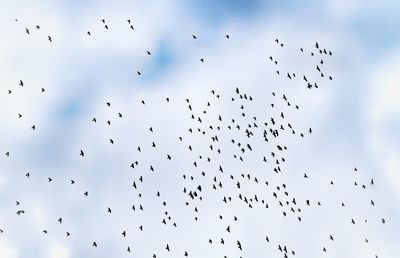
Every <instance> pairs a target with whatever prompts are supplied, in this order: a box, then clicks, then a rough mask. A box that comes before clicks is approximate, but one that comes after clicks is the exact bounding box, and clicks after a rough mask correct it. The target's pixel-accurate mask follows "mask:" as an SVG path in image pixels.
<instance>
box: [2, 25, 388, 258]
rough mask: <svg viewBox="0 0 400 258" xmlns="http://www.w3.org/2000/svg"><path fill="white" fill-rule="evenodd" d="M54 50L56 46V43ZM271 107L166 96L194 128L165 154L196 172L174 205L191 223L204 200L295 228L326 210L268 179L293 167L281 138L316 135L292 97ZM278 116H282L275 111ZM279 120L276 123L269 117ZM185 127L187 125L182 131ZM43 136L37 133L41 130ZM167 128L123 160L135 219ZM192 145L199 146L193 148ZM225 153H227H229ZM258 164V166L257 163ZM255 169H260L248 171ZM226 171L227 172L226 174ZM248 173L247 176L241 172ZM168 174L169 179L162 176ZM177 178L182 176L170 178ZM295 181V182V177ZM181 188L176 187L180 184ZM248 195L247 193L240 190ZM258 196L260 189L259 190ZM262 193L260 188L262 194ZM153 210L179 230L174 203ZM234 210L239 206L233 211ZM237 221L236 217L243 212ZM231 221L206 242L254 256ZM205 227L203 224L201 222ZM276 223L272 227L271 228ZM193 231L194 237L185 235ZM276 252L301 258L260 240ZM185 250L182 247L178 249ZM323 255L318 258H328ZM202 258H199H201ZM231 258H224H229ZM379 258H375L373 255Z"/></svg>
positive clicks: (240, 98)
mask: <svg viewBox="0 0 400 258" xmlns="http://www.w3.org/2000/svg"><path fill="white" fill-rule="evenodd" d="M15 21H16V22H18V20H17V19H16V20H15ZM99 23H100V24H102V26H103V27H104V29H105V30H110V29H112V28H110V26H109V25H108V24H107V21H106V20H105V19H101V20H100V21H99ZM126 23H127V29H130V30H132V31H133V30H134V29H135V28H134V26H133V20H132V19H127V20H126ZM35 29H36V30H41V27H40V26H39V25H36V26H35ZM25 33H26V34H27V35H28V36H29V35H30V34H31V33H33V32H32V29H30V28H28V27H27V28H25ZM86 34H87V36H90V37H94V35H93V33H92V32H91V31H89V30H88V31H87V32H86ZM47 37H48V41H49V42H53V39H52V37H51V36H50V35H48V36H47ZM188 37H191V38H192V39H193V40H197V39H198V37H199V36H198V35H195V34H193V35H191V36H190V35H188ZM222 37H225V39H226V40H231V36H230V35H229V34H226V35H222ZM271 41H275V43H276V45H277V47H280V48H283V47H284V46H285V45H284V44H283V43H282V40H279V39H271ZM54 43H55V44H56V43H57V42H56V41H55V42H54ZM313 44H314V45H313V47H312V48H311V51H309V53H310V55H311V56H312V57H315V58H316V60H317V61H316V62H317V64H316V65H315V69H314V70H315V71H316V73H317V74H318V76H319V77H321V78H328V80H329V81H331V80H333V76H332V75H328V74H329V73H328V71H326V70H325V69H324V67H323V66H324V63H325V61H326V58H328V57H329V56H332V55H333V54H332V52H331V50H328V49H326V48H323V47H321V46H320V44H319V43H318V42H315V43H313ZM145 51H146V52H145V53H146V54H147V55H149V56H150V55H151V52H150V51H149V50H145ZM300 52H301V53H304V52H305V48H300ZM266 58H267V60H268V59H269V61H270V62H272V64H273V65H276V66H277V65H278V61H279V60H277V59H276V58H274V57H273V56H272V55H271V56H269V57H268V56H267V57H266ZM200 62H201V63H205V59H204V58H201V59H200ZM276 74H277V75H280V74H281V71H279V70H276ZM137 75H138V76H140V75H142V72H141V71H139V70H137ZM286 77H287V78H288V79H289V80H294V79H296V78H299V79H300V80H302V81H304V82H305V85H306V87H307V88H308V89H312V88H315V89H317V88H319V85H318V84H317V83H316V82H314V81H312V80H311V79H310V76H309V75H308V74H301V75H297V74H296V73H294V72H291V71H290V72H286ZM17 85H18V86H19V87H21V88H23V87H24V86H25V84H24V81H23V80H19V81H18V82H17ZM40 91H41V92H42V93H43V94H44V93H45V89H44V88H40ZM12 93H13V90H11V89H8V91H7V94H12ZM268 94H270V96H271V99H272V102H271V103H268V110H273V112H268V111H267V112H266V113H265V114H264V116H262V117H260V116H256V115H255V114H252V113H251V112H250V111H248V109H247V108H248V106H250V105H252V106H255V107H257V108H258V109H263V110H264V109H265V101H264V100H263V99H262V97H261V96H252V95H251V93H249V92H246V91H245V90H243V89H242V88H241V87H239V86H233V87H232V91H231V95H229V96H225V95H222V94H221V93H218V92H217V90H211V92H210V93H209V99H208V100H207V101H205V106H201V107H199V106H197V107H196V105H194V104H193V103H192V101H191V99H190V98H186V99H175V98H174V97H173V96H166V97H165V99H164V100H162V101H163V102H164V103H163V104H165V105H170V104H171V103H172V102H175V103H177V105H179V106H181V105H182V106H184V107H185V108H186V115H185V117H182V118H181V117H180V118H179V119H184V120H189V121H187V123H189V124H190V127H189V128H184V129H182V128H179V129H178V128H177V129H176V130H177V132H179V134H180V135H179V136H178V138H177V139H176V144H175V146H169V147H168V151H167V152H165V153H163V159H165V160H166V161H167V162H170V161H173V160H179V161H178V162H179V163H188V164H189V165H190V167H191V169H190V171H186V172H185V173H183V174H181V175H180V177H181V179H182V180H183V188H182V189H180V191H181V194H182V195H183V198H184V199H185V201H184V202H183V203H178V204H175V205H182V206H183V207H185V208H187V209H190V210H191V218H190V219H191V220H192V222H191V223H204V221H205V220H206V218H202V215H201V214H202V212H201V210H202V209H207V208H208V206H207V201H208V200H207V198H210V196H213V197H215V198H217V197H221V198H220V200H218V202H219V203H220V204H221V206H222V207H224V208H223V209H227V210H229V208H228V207H229V206H230V205H231V204H233V203H235V204H239V207H241V209H251V210H257V211H260V212H263V211H265V210H268V209H269V210H271V209H273V210H274V211H276V212H279V213H280V214H281V216H283V217H285V218H287V219H293V220H295V221H297V222H298V223H303V220H305V219H307V213H306V212H304V211H306V210H307V209H313V208H316V207H323V206H324V205H325V204H324V203H323V202H322V201H321V200H319V199H318V195H316V196H315V199H302V198H301V197H298V196H296V193H295V192H293V191H291V186H290V185H289V184H287V183H285V182H281V183H279V184H277V183H276V182H275V181H274V180H272V181H271V180H270V178H271V177H273V176H274V175H275V176H279V175H281V174H283V173H285V166H284V164H285V163H286V162H287V161H288V160H289V159H290V156H288V155H287V151H288V149H289V148H290V146H287V145H286V144H285V143H282V142H281V141H280V139H281V138H282V136H283V135H284V136H286V137H298V139H302V138H304V137H307V136H310V135H312V133H313V129H312V128H311V127H307V128H302V127H301V126H298V125H296V124H295V123H293V122H292V121H291V120H290V119H288V117H293V116H296V115H298V114H299V113H296V112H301V108H300V106H299V105H298V104H296V102H295V100H292V99H290V98H289V97H288V96H289V95H290V92H289V93H277V92H276V91H272V92H271V91H269V92H268ZM220 102H230V103H231V104H232V110H233V112H236V116H235V117H231V116H229V114H225V113H224V112H223V111H222V110H218V109H217V108H215V109H213V107H214V105H217V104H218V103H220ZM139 103H140V104H141V105H143V106H146V107H149V106H150V107H149V108H151V104H150V105H149V104H148V103H147V101H146V100H145V99H142V100H139ZM107 109H108V111H109V110H111V112H113V113H114V114H115V119H125V115H124V111H122V110H114V109H113V103H111V102H110V101H105V103H104V111H105V112H106V111H107ZM277 109H278V110H277ZM271 114H278V115H271ZM16 115H17V117H18V118H19V119H23V117H24V116H23V114H20V113H17V114H16ZM88 122H90V123H91V124H92V125H91V126H102V125H105V126H112V124H113V121H112V120H111V119H109V120H106V121H103V120H101V119H99V117H98V116H96V114H95V115H94V116H93V117H90V118H88ZM182 124H184V123H182ZM31 129H32V130H35V129H36V125H35V124H33V125H32V126H31ZM39 129H40V128H39ZM164 129H165V128H161V127H156V126H150V127H149V128H148V129H147V131H144V132H142V133H143V134H151V135H152V138H153V139H154V140H152V141H150V142H148V145H147V146H143V145H142V146H137V147H136V151H137V153H138V156H137V157H138V158H137V159H135V160H126V169H129V170H132V171H134V173H133V176H132V177H131V178H127V180H126V182H127V184H128V185H129V187H131V188H132V191H133V192H134V193H135V194H136V195H137V196H138V197H139V198H138V200H139V201H137V202H135V203H133V204H131V205H130V210H131V211H132V212H134V213H140V212H143V211H144V210H145V209H146V205H147V203H145V202H144V201H141V197H142V195H143V189H145V188H146V187H148V186H147V185H145V183H144V182H145V181H146V178H147V175H148V174H149V173H152V174H155V175H157V173H163V168H162V167H157V166H156V163H157V161H154V162H151V161H150V163H147V161H142V160H141V159H140V157H142V156H143V155H148V156H149V157H151V156H152V155H151V154H150V153H151V152H152V150H155V149H157V148H159V145H160V144H159V142H157V139H158V137H157V133H158V132H159V131H160V130H164ZM106 139H107V141H108V142H109V144H111V145H117V144H118V142H117V141H116V139H115V138H110V137H106ZM193 139H195V140H193ZM199 142H201V144H202V145H204V146H207V151H205V150H202V149H201V148H198V146H197V144H199ZM227 146H228V147H227ZM86 147H87V146H82V147H77V148H76V153H72V154H71V155H76V156H78V157H80V158H81V159H82V160H83V161H84V160H85V159H86V158H87V156H94V155H95V154H94V153H91V152H90V151H88V150H87V149H86ZM175 149H180V150H183V151H187V152H189V153H190V154H189V155H190V157H193V158H192V160H189V159H185V158H181V157H180V156H175V155H173V153H174V150H175ZM139 153H143V154H140V155H139ZM259 153H265V154H264V155H261V156H257V155H258V154H259ZM11 155H15V156H16V158H18V153H11V152H10V151H7V152H5V158H9V157H10V156H11ZM223 155H225V156H226V155H228V156H229V159H231V160H232V162H239V163H241V164H242V167H245V168H246V167H248V169H244V170H242V169H241V168H239V166H238V167H237V169H235V168H232V166H231V165H230V164H226V163H224V162H226V159H224V162H222V160H223V159H222V158H220V157H221V156H223ZM255 161H256V162H257V163H255ZM251 163H255V164H251ZM227 167H228V168H227ZM351 170H353V171H354V173H358V169H357V168H356V167H354V168H353V169H351ZM244 171H246V172H244ZM164 172H165V171H164ZM173 172H174V173H178V172H176V171H173ZM311 174H312V173H309V172H307V173H304V172H302V173H301V178H300V180H299V181H298V184H303V183H304V182H306V181H308V180H312V176H311ZM32 176H34V172H31V171H30V172H27V173H26V174H25V177H26V178H25V180H31V177H32ZM296 176H297V175H296ZM47 182H48V183H49V184H51V183H52V182H53V177H50V176H48V177H47ZM77 182H79V178H78V179H70V180H69V181H68V182H65V183H66V184H70V185H71V187H72V185H75V184H76V183H77ZM254 184H257V185H263V187H262V189H263V191H261V192H260V191H258V190H257V191H256V190H252V189H253V188H252V186H253V185H254ZM352 184H354V186H355V187H358V186H361V188H362V189H366V188H367V187H373V186H374V184H375V181H374V179H370V181H369V182H357V181H354V182H352ZM177 185H178V184H177ZM329 185H330V186H334V185H335V183H334V180H333V179H332V180H330V181H329V182H326V187H328V186H329ZM243 188H245V189H246V190H243ZM254 189H255V188H254ZM257 189H259V188H257ZM91 190H92V189H86V190H85V191H83V192H81V193H79V194H81V195H82V198H86V199H88V198H89V196H90V195H91V194H92V192H91ZM154 198H155V202H159V203H160V204H161V205H162V207H163V208H164V209H163V211H162V213H161V214H159V215H160V218H161V219H160V220H159V221H158V222H157V223H159V226H160V227H169V228H170V230H174V229H176V228H179V227H180V225H181V223H180V221H178V220H177V219H176V217H175V216H173V215H172V214H173V210H169V209H168V207H169V205H168V204H169V203H170V202H174V201H175V200H171V201H167V198H166V197H164V196H163V194H162V193H161V191H159V190H157V191H156V192H155V193H154ZM370 205H372V206H374V205H375V201H374V200H371V201H370ZM339 206H340V207H342V208H345V207H346V202H345V201H343V202H341V204H340V205H339ZM235 207H236V206H235ZM103 210H104V213H106V214H109V215H110V216H112V215H113V212H114V209H113V204H112V203H109V204H105V206H104V209H103ZM29 213H30V211H29V210H26V209H24V208H23V204H22V202H20V201H16V210H15V214H16V216H29ZM238 213H239V212H238ZM229 216H230V217H228V218H227V216H223V215H219V216H218V217H217V218H208V220H213V219H215V220H217V221H218V223H220V224H223V225H224V226H223V227H224V232H223V233H221V232H219V233H218V234H219V236H218V237H217V238H215V237H214V238H213V237H209V238H207V239H204V241H206V242H208V244H209V245H212V246H217V247H218V246H220V245H221V246H222V245H230V247H231V248H234V249H237V251H238V257H246V255H245V250H246V248H249V247H248V246H249V245H248V243H247V242H246V241H245V240H244V239H240V238H237V239H233V240H232V239H231V238H229V234H231V232H232V231H235V230H236V228H237V225H238V224H240V222H241V218H240V216H239V215H236V212H235V213H231V214H230V215H229ZM64 219H68V218H65V217H62V216H61V217H57V218H54V221H57V223H58V224H62V223H63V222H64ZM377 220H379V221H380V223H382V224H385V223H386V221H385V219H384V218H377ZM200 221H203V222H200ZM347 221H348V224H349V226H351V225H355V224H358V223H368V221H367V219H365V220H363V221H359V220H357V219H356V218H353V217H349V218H347ZM271 223H274V222H271ZM145 230H146V228H145V227H144V226H143V225H142V224H140V226H139V227H138V231H139V232H141V231H145ZM188 230H190V229H188ZM52 231H55V229H54V228H43V229H42V231H41V233H42V234H45V235H50V234H51V232H52ZM0 233H1V234H2V235H1V236H0V237H6V235H7V222H6V221H0ZM77 233H78V232H72V230H71V231H70V230H68V231H66V232H65V236H66V237H68V238H73V237H74V234H77ZM128 234H136V232H129V231H128V230H127V229H123V230H121V232H120V235H116V236H115V238H118V237H121V238H125V237H126V236H127V235H128ZM364 238H365V242H366V243H369V239H368V238H367V237H364ZM326 239H327V240H329V241H332V242H333V241H335V240H336V237H335V236H334V235H333V233H329V232H327V233H326ZM263 241H265V242H266V243H267V244H268V245H270V247H271V248H275V249H276V250H278V251H279V252H280V253H281V256H282V257H285V258H286V257H289V256H295V255H298V252H296V250H294V249H292V248H291V247H290V246H288V245H287V244H285V243H281V242H278V241H277V240H275V239H274V236H273V235H271V234H268V235H265V239H263ZM87 245H88V247H90V246H92V247H93V248H99V249H100V248H102V243H101V242H99V241H98V240H97V239H91V240H90V241H89V242H88V243H87ZM163 245H164V249H165V252H171V251H172V250H176V249H177V248H176V247H175V245H173V244H172V243H171V242H165V243H163ZM179 248H180V249H182V248H181V247H179ZM319 248H320V251H321V252H322V253H325V252H329V248H328V247H327V246H326V245H325V246H321V247H319ZM124 252H128V253H132V254H134V253H135V246H134V244H133V245H127V246H126V247H125V250H124ZM322 253H321V256H320V257H323V255H322ZM176 255H177V256H175V257H179V255H181V256H184V257H190V256H192V253H191V250H190V248H187V249H186V248H184V249H182V250H181V251H180V254H178V253H177V254H176ZM152 257H153V258H156V257H165V255H164V254H163V253H153V254H152ZM199 257H200V256H199ZM224 257H225V258H227V256H224ZM375 257H378V255H375Z"/></svg>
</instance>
